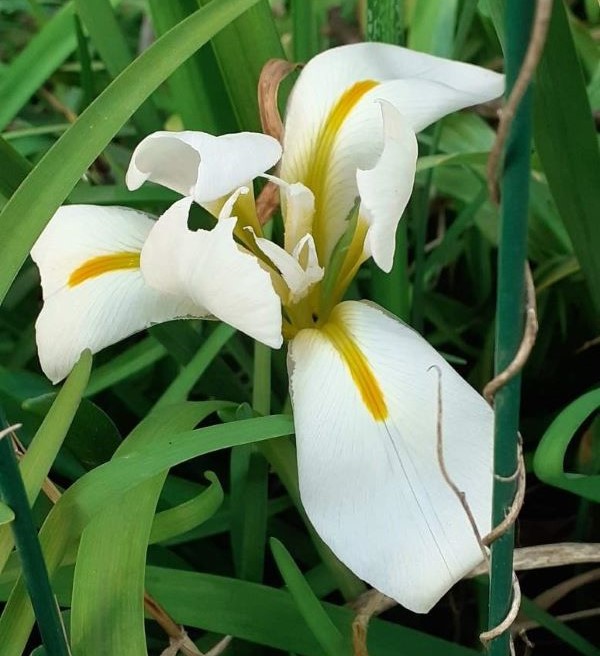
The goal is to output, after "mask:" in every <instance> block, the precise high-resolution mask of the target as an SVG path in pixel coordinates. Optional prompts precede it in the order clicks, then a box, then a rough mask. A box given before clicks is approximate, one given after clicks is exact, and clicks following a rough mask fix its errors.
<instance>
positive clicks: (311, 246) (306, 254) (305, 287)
mask: <svg viewBox="0 0 600 656" xmlns="http://www.w3.org/2000/svg"><path fill="white" fill-rule="evenodd" d="M254 239H255V241H256V245H257V246H258V247H259V248H260V250H261V251H262V252H263V253H264V254H265V255H266V256H267V257H268V258H269V260H271V262H273V264H274V265H275V266H276V267H277V269H278V270H279V272H280V273H281V277H282V278H283V280H284V281H285V283H286V285H287V286H288V289H289V290H290V301H291V302H292V303H295V302H297V301H299V300H301V299H303V298H304V297H305V296H306V294H308V291H309V289H310V288H311V287H312V285H314V284H315V283H316V282H319V280H322V279H323V275H324V273H325V271H324V269H323V268H322V267H320V266H319V260H318V258H317V252H316V249H315V242H314V241H313V238H312V235H305V236H304V237H303V238H302V239H301V240H300V241H299V242H298V244H297V245H296V247H295V248H294V250H293V251H292V253H291V254H290V253H288V252H287V251H286V250H285V249H283V248H281V246H278V245H277V244H275V243H273V242H272V241H270V240H269V239H264V238H263V237H255V238H254Z"/></svg>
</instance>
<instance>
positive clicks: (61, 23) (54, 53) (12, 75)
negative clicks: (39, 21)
mask: <svg viewBox="0 0 600 656" xmlns="http://www.w3.org/2000/svg"><path fill="white" fill-rule="evenodd" d="M74 14H75V12H74V10H73V3H72V2H67V3H66V4H65V6H64V7H62V8H61V9H59V10H58V11H57V12H56V13H55V14H54V16H53V17H52V18H51V19H50V20H49V21H48V22H47V23H46V25H44V27H43V28H42V30H41V31H40V32H39V33H38V34H36V36H34V37H33V38H32V39H31V41H30V42H29V43H28V44H27V46H26V47H25V48H24V50H22V51H21V52H20V53H19V55H17V57H15V59H14V60H13V61H12V62H11V64H10V65H9V66H8V67H7V68H6V70H5V71H4V72H3V74H2V76H1V77H0V98H2V103H0V130H3V129H4V128H5V127H6V126H7V125H8V123H10V121H12V119H13V118H14V117H15V116H16V114H17V113H18V112H19V111H20V110H21V108H22V107H23V106H24V105H25V104H26V103H27V101H28V100H29V98H31V96H32V95H33V94H34V93H35V91H36V90H37V89H39V88H40V87H41V86H42V84H43V83H44V82H45V81H46V80H47V79H48V77H49V76H50V75H51V74H52V73H53V72H54V71H55V70H56V69H57V68H58V67H59V66H60V65H61V64H62V63H63V62H64V61H65V59H66V58H67V57H68V56H69V55H70V54H71V53H72V52H73V51H74V50H75V48H76V47H77V37H76V35H75V23H74V22H73V16H74Z"/></svg>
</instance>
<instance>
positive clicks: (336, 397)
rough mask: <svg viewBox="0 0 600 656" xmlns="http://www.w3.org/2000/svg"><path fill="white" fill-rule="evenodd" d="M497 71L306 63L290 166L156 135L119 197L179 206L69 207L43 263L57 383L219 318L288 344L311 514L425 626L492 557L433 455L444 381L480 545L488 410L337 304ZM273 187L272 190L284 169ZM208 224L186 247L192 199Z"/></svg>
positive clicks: (424, 358)
mask: <svg viewBox="0 0 600 656" xmlns="http://www.w3.org/2000/svg"><path fill="white" fill-rule="evenodd" d="M502 91H503V78H502V76H500V75H497V74H495V73H492V72H490V71H486V70H484V69H481V68H478V67H476V66H471V65H468V64H463V63H459V62H453V61H449V60H444V59H440V58H436V57H432V56H429V55H425V54H420V53H416V52H412V51H409V50H406V49H404V48H400V47H396V46H388V45H383V44H370V43H364V44H357V45H352V46H345V47H341V48H335V49H332V50H329V51H327V52H325V53H322V54H321V55H318V56H317V57H315V58H314V59H313V60H311V61H310V62H309V63H308V65H307V66H306V67H305V68H304V70H303V71H302V73H301V75H300V76H299V79H298V81H297V83H296V85H295V87H294V89H293V92H292V95H291V97H290V101H289V104H288V109H287V115H286V121H285V134H284V143H283V154H282V148H281V146H280V144H279V143H278V142H277V141H276V140H275V139H273V138H271V137H269V136H266V135H262V134H254V133H240V134H233V135H225V136H221V137H215V136H212V135H208V134H204V133H198V132H179V133H176V132H158V133H155V134H152V135H150V136H149V137H147V138H146V139H144V140H143V141H142V142H141V143H140V144H139V146H138V147H137V148H136V150H135V151H134V153H133V157H132V160H131V164H130V167H129V170H128V173H127V184H128V186H129V188H130V189H135V188H137V187H139V186H140V185H141V184H143V183H144V182H145V181H146V180H150V181H152V182H156V183H158V184H161V185H164V186H165V187H168V188H169V189H172V190H175V191H176V192H178V193H180V194H182V195H183V198H182V199H181V200H179V201H177V202H176V203H174V205H172V206H171V207H170V208H169V209H168V210H167V211H166V212H165V213H164V214H163V215H162V216H161V217H160V218H159V219H158V220H157V221H153V220H152V219H151V218H150V217H147V216H146V215H144V214H142V213H140V212H136V211H133V210H129V209H125V208H120V207H104V208H103V207H94V206H84V205H80V206H67V207H63V208H61V209H59V210H58V212H57V213H56V214H55V216H54V217H53V218H52V220H51V221H50V223H49V224H48V226H47V228H46V229H45V231H44V232H43V233H42V235H41V236H40V238H39V240H38V242H37V243H36V245H35V247H34V249H33V250H32V257H33V258H34V260H35V261H36V263H37V264H38V266H39V268H40V273H41V279H42V287H43V294H44V306H43V308H42V311H41V313H40V316H39V319H38V322H37V324H36V331H37V343H38V350H39V356H40V361H41V364H42V368H43V369H44V372H45V373H46V375H47V376H48V377H49V378H50V379H51V380H53V381H54V382H58V381H59V380H61V379H62V378H64V377H65V376H66V375H67V374H68V372H69V371H70V369H71V368H72V367H73V365H74V363H75V362H76V360H77V359H78V357H79V355H80V353H81V352H82V351H83V350H84V349H86V348H89V349H91V350H92V352H97V351H98V350H100V349H102V348H104V347H106V346H108V345H110V344H113V343H114V342H116V341H118V340H120V339H123V338H125V337H127V336H128V335H131V334H133V333H134V332H136V331H139V330H142V329H144V328H146V327H148V326H150V325H152V324H155V323H158V322H161V321H168V320H170V319H174V318H178V317H179V318H181V317H199V318H203V317H216V318H218V319H220V320H222V321H226V322H227V323H229V324H231V325H232V326H234V327H235V328H237V329H239V330H241V331H242V332H244V333H246V334H247V335H249V336H251V337H253V338H254V339H256V340H258V341H260V342H262V343H264V344H267V345H269V346H271V347H273V348H279V347H281V345H282V343H283V340H284V339H285V340H287V341H289V355H288V368H289V379H290V394H291V398H292V403H293V408H294V422H295V427H296V439H297V447H298V469H299V479H300V492H301V497H302V502H303V504H304V506H305V509H306V512H307V514H308V517H309V518H310V521H311V522H312V523H313V525H314V527H315V529H316V530H317V532H318V533H319V535H320V536H321V537H322V538H323V540H324V541H325V542H326V543H327V544H328V545H329V546H330V547H331V549H332V550H333V552H334V553H335V554H336V555H337V556H338V557H339V558H340V560H341V561H342V562H344V563H345V564H346V565H347V566H348V567H349V568H350V569H351V570H352V571H353V572H354V573H355V574H357V575H358V576H359V577H360V578H362V579H364V580H365V581H367V582H368V583H369V584H371V585H372V586H373V587H375V588H377V589H378V590H380V591H381V592H383V593H385V594H386V595H388V596H390V597H393V598H394V599H396V600H397V601H398V602H399V603H401V604H402V605H404V606H406V607H407V608H409V609H411V610H413V611H416V612H426V611H428V610H429V609H430V608H431V607H432V606H433V605H434V604H435V603H436V602H437V601H438V599H439V598H440V597H441V596H442V595H443V594H444V593H445V592H446V591H447V590H448V589H449V588H450V587H451V586H452V585H453V584H454V583H455V582H456V581H457V580H459V579H460V578H462V577H463V576H464V575H465V574H466V573H467V572H468V571H469V570H471V569H472V568H473V567H474V566H476V565H477V564H478V563H479V562H480V561H481V559H482V557H481V552H480V548H479V545H478V544H477V541H476V539H475V537H474V535H473V531H472V529H471V526H470V524H469V520H468V518H467V516H466V514H465V512H464V509H463V508H462V506H461V504H460V502H459V501H458V499H457V498H456V496H455V494H454V492H453V491H452V490H451V489H450V488H449V486H448V484H447V482H446V481H445V480H444V477H443V475H442V472H441V470H440V465H439V462H438V459H437V456H436V443H437V433H436V422H437V378H436V376H435V375H433V374H432V372H431V371H429V370H430V368H431V367H432V366H433V365H436V366H437V367H438V368H439V370H440V371H441V372H442V397H443V408H444V411H443V426H442V430H443V438H444V456H445V463H446V468H447V470H448V472H449V475H450V476H451V478H452V479H453V481H454V482H455V483H456V485H457V486H458V487H459V488H460V489H461V490H462V491H463V492H464V493H465V495H466V498H467V501H468V503H469V506H470V508H471V511H472V513H473V516H474V518H475V521H476V523H477V526H478V529H479V532H480V533H481V534H482V535H485V534H486V533H488V532H489V530H490V522H491V497H492V438H493V414H492V412H491V410H490V408H489V407H488V405H487V404H486V403H485V401H484V400H483V399H482V398H481V396H479V394H477V393H476V392H475V391H474V390H473V389H472V388H471V387H470V386H469V385H468V384H467V383H466V382H465V381H464V380H463V379H462V378H461V377H460V376H459V375H458V374H457V373H456V372H455V371H454V370H453V369H452V368H451V367H450V366H449V365H448V364H447V363H446V362H445V360H444V359H443V358H442V357H441V356H440V355H439V354H438V353H437V352H436V351H435V350H434V349H433V348H432V347H431V346H429V345H428V343H427V342H426V341H425V340H424V339H423V338H422V337H420V336H419V335H418V334H417V333H416V332H414V331H413V330H412V329H411V328H409V327H408V326H406V325H404V324H403V323H401V322H400V321H398V320H397V319H395V318H394V317H392V316H390V315H388V314H387V313H386V312H384V311H383V310H381V309H380V308H378V307H377V306H375V305H373V304H370V303H367V302H356V301H343V300H342V299H343V296H344V293H345V291H346V289H347V288H348V285H349V284H350V282H351V281H352V279H353V277H354V275H355V274H356V272H357V270H358V268H359V267H360V265H361V264H362V263H363V262H364V261H365V260H367V259H368V258H370V257H372V258H373V259H374V261H375V263H376V264H377V265H378V266H379V267H380V268H381V269H383V270H384V271H389V270H390V269H391V266H392V262H393V257H394V244H395V238H394V235H395V231H396V227H397V224H398V221H399V219H400V216H401V215H402V212H403V210H404V209H405V207H406V204H407V202H408V200H409V197H410V194H411V192H412V187H413V183H414V176H415V170H416V160H417V141H416V137H415V133H416V132H418V131H419V130H421V129H423V128H424V127H426V126H427V125H429V124H430V123H432V122H434V121H435V120H437V119H439V118H441V117H442V116H444V115H445V114H448V113H449V112H452V111H456V110H458V109H461V108H463V107H466V106H469V105H473V104H476V103H480V102H485V101H488V100H491V99H493V98H496V97H498V96H499V95H501V93H502ZM280 159H281V161H280V164H279V172H278V177H274V176H271V175H268V174H267V171H269V170H270V169H271V168H273V167H274V166H275V165H276V164H277V163H278V162H279V160H280ZM258 176H263V177H267V178H269V179H270V180H272V181H273V182H275V183H276V184H278V185H279V187H280V195H281V205H282V214H283V220H284V228H285V238H284V243H283V246H279V245H277V244H275V243H273V242H271V241H269V240H268V239H266V238H265V237H264V235H263V231H262V226H261V224H260V221H259V219H258V216H257V213H256V207H255V203H254V195H253V187H252V183H253V180H254V179H255V178H256V177H258ZM194 202H195V203H198V204H200V205H202V206H203V207H204V208H206V209H207V210H208V211H209V212H210V213H211V214H212V215H213V216H214V217H215V219H216V223H215V226H214V228H213V229H212V230H197V231H192V230H190V229H189V228H188V214H189V211H190V208H191V206H192V204H193V203H194Z"/></svg>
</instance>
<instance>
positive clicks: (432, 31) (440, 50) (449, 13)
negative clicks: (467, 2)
mask: <svg viewBox="0 0 600 656" xmlns="http://www.w3.org/2000/svg"><path fill="white" fill-rule="evenodd" d="M457 6H458V2H457V0H444V2H442V3H440V2H439V1H438V0H420V2H415V3H414V5H413V15H412V19H411V23H410V32H409V36H408V46H409V48H412V49H413V50H420V51H421V52H429V53H431V54H432V55H438V56H440V57H450V56H451V55H452V51H453V47H454V28H455V25H456V9H457Z"/></svg>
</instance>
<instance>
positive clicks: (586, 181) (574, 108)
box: [534, 2, 600, 313]
mask: <svg viewBox="0 0 600 656" xmlns="http://www.w3.org/2000/svg"><path fill="white" fill-rule="evenodd" d="M534 110H535V135H534V136H535V145H536V148H537V152H538V154H539V157H540V161H541V163H542V166H543V168H544V172H545V173H546V178H547V180H548V185H549V187H550V191H551V192H552V196H553V197H554V200H555V201H556V205H557V207H558V210H559V212H560V215H561V218H562V220H563V221H564V224H565V226H566V228H567V231H568V233H569V236H570V237H571V241H572V242H573V249H574V250H575V254H576V255H577V258H578V259H579V263H580V264H581V270H582V271H583V274H584V276H585V279H586V282H587V285H588V288H589V290H590V294H591V296H592V301H593V304H594V307H595V309H596V312H598V313H600V258H599V257H598V253H599V252H600V221H599V220H598V217H600V153H599V151H598V141H597V139H596V129H595V127H594V122H593V119H592V112H591V108H590V105H589V101H588V98H587V94H586V89H585V82H584V79H583V74H582V71H581V66H580V63H579V59H578V57H577V53H576V51H575V47H574V44H573V38H572V36H571V32H570V29H569V23H568V20H567V15H566V10H565V7H564V5H563V3H562V2H555V3H554V9H553V12H552V20H551V22H550V27H549V30H548V37H547V41H546V47H545V49H544V54H543V55H542V59H541V61H540V64H539V66H538V70H537V78H536V85H535V105H534Z"/></svg>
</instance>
